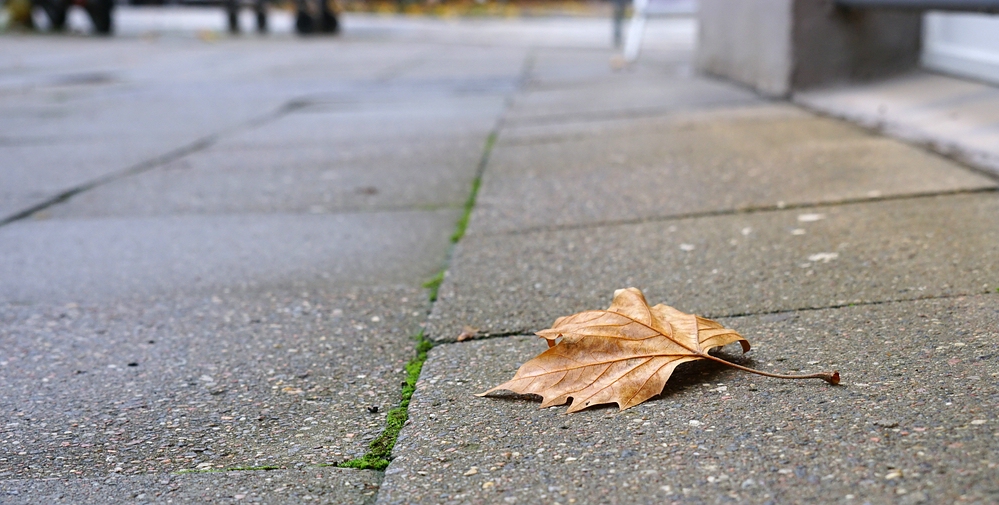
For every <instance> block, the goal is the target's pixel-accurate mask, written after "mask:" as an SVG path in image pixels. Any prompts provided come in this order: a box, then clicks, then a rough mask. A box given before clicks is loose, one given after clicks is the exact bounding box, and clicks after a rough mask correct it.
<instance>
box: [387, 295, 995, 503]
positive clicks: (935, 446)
mask: <svg viewBox="0 0 999 505" xmlns="http://www.w3.org/2000/svg"><path fill="white" fill-rule="evenodd" d="M723 322H724V323H726V324H727V325H728V326H729V327H732V328H735V329H737V330H739V331H740V332H742V333H743V334H744V335H745V336H746V337H747V338H749V340H750V341H751V342H752V343H753V346H754V350H753V351H751V352H750V353H749V354H748V355H745V356H742V355H740V354H737V353H738V352H739V350H738V346H731V347H734V348H733V349H726V351H723V357H725V358H726V359H731V360H733V361H737V362H739V363H741V364H744V365H748V366H754V367H757V368H761V369H765V370H769V371H788V370H792V371H799V372H804V371H806V370H808V371H813V372H815V371H819V370H824V369H829V368H836V369H838V370H839V371H840V373H841V374H842V377H843V383H842V385H841V386H838V387H836V386H830V385H827V384H825V383H824V382H822V381H781V380H778V379H769V378H765V377H760V376H756V375H752V374H748V373H745V372H740V371H737V370H733V369H728V368H726V367H724V366H719V365H716V364H713V363H707V362H704V361H701V362H696V363H689V364H684V365H681V366H680V367H679V368H678V369H677V371H676V373H675V374H674V375H673V377H672V378H671V379H670V381H669V382H668V383H667V385H666V387H665V389H664V392H663V394H662V395H661V396H660V397H658V398H655V399H653V400H651V401H649V402H646V403H644V404H641V405H638V406H636V407H634V408H632V409H629V410H627V411H624V412H621V413H619V412H618V411H617V409H616V408H615V407H613V406H611V407H609V408H594V409H589V410H584V411H582V412H579V413H576V414H572V415H567V414H565V407H564V406H562V407H552V408H548V409H538V408H537V406H538V404H539V402H538V401H537V400H536V399H534V398H531V397H528V396H516V395H512V394H509V393H497V395H498V397H496V398H478V397H475V396H473V393H478V392H481V391H485V390H486V389H488V388H490V387H492V386H495V385H496V384H500V383H502V382H503V381H506V380H508V379H509V378H510V377H512V376H513V374H514V372H515V371H516V369H517V368H518V366H519V365H520V364H521V363H523V362H524V361H526V360H528V359H529V358H531V357H533V356H534V355H536V354H537V353H540V352H541V351H543V350H544V349H545V347H546V346H545V345H544V343H543V342H540V341H539V339H537V338H536V337H511V338H497V339H490V340H485V341H478V342H466V343H462V344H452V345H443V346H438V347H437V348H435V349H434V350H433V351H432V352H431V354H430V357H429V359H428V360H427V362H426V364H425V365H424V369H423V375H422V379H421V381H420V384H419V385H418V390H417V392H416V394H415V395H414V397H413V401H412V403H411V405H410V419H411V422H410V423H409V424H408V425H407V426H406V427H405V428H404V429H403V430H402V434H401V436H400V438H399V442H398V444H397V445H396V450H395V454H396V455H397V457H396V459H395V460H394V461H393V462H392V464H391V466H390V467H389V468H388V470H387V471H386V474H385V480H384V481H383V483H382V488H381V491H380V492H379V496H378V503H380V504H395V503H538V502H546V503H556V502H557V503H575V504H579V505H583V504H595V503H620V504H625V503H871V504H881V503H885V504H888V503H891V504H899V503H900V504H907V505H908V504H917V503H950V502H967V503H981V504H985V503H993V502H995V501H996V500H997V498H999V494H997V493H999V461H997V459H996V454H999V425H997V423H996V420H995V416H994V415H993V413H994V412H995V410H996V409H997V408H999V404H997V403H996V402H997V400H996V399H997V398H999V389H997V382H996V380H995V377H997V376H999V360H997V358H996V355H995V353H994V351H993V349H994V348H995V346H996V345H997V344H999V333H997V332H996V328H997V327H999V295H995V294H992V295H982V296H972V297H962V298H956V299H937V300H925V301H916V302H900V303H886V304H876V305H867V306H857V307H848V308H841V309H827V310H817V311H805V312H797V313H780V314H770V315H764V316H751V317H741V318H732V319H728V320H725V321H723Z"/></svg>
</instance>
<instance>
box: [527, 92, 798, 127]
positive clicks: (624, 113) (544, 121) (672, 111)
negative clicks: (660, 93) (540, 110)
mask: <svg viewBox="0 0 999 505" xmlns="http://www.w3.org/2000/svg"><path fill="white" fill-rule="evenodd" d="M762 101H763V103H781V101H779V100H762ZM747 102H748V100H747V99H744V98H733V99H731V100H723V101H719V102H717V103H714V104H712V106H711V107H696V106H695V107H690V108H684V107H680V108H677V107H670V106H663V107H646V108H643V109H616V110H601V111H593V112H581V113H575V112H574V113H569V114H545V115H540V116H528V117H520V118H512V119H511V120H510V124H511V125H514V126H521V127H523V126H546V125H558V124H564V123H599V122H603V121H616V120H621V119H648V118H657V117H669V116H672V115H676V114H677V113H679V112H698V111H703V110H711V109H714V108H718V109H726V108H735V107H738V106H744V105H747V104H748V103H747ZM756 105H759V104H758V103H756Z"/></svg>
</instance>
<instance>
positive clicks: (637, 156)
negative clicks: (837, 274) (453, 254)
mask: <svg viewBox="0 0 999 505" xmlns="http://www.w3.org/2000/svg"><path fill="white" fill-rule="evenodd" d="M757 110H758V109H757ZM778 115H779V113H777V112H774V111H766V110H761V111H760V115H759V116H758V117H753V116H751V115H749V114H748V113H746V114H742V115H735V114H733V115H732V116H730V117H727V118H725V119H722V118H719V117H718V116H719V114H718V113H717V112H713V113H708V114H706V115H705V116H704V117H703V118H699V117H697V115H696V114H693V113H691V114H685V115H682V116H678V117H668V118H664V119H661V120H658V121H655V122H653V121H646V122H642V123H640V124H638V125H633V126H626V125H625V124H618V125H617V127H616V128H604V129H602V130H603V131H598V132H594V133H584V132H580V131H579V130H576V132H567V133H566V134H564V136H561V137H559V136H555V137H552V136H548V135H543V136H539V137H536V138H535V139H534V140H533V141H532V139H531V137H527V136H524V135H523V134H518V135H516V136H515V137H514V139H516V140H513V139H506V137H504V141H503V142H500V143H499V144H497V146H496V147H495V148H494V149H493V151H492V154H491V155H490V159H489V166H488V168H487V170H486V172H485V175H484V179H483V185H482V190H481V192H480V194H479V199H478V203H479V206H478V207H477V208H476V210H475V214H474V217H473V220H472V226H470V233H472V234H475V233H495V232H503V231H511V230H518V229H525V228H526V229H531V228H544V227H557V226H575V225H581V224H587V223H606V222H614V221H627V220H638V219H647V218H653V217H662V216H676V215H692V214H699V213H710V212H718V211H724V210H736V209H752V208H766V207H770V208H773V207H777V206H783V205H801V204H813V203H830V202H842V201H856V200H863V199H871V198H885V197H893V196H899V195H914V194H929V193H936V192H953V191H962V190H977V189H982V188H995V187H996V182H995V181H994V180H992V179H990V178H987V177H984V176H982V175H980V174H977V173H974V172H972V171H971V170H969V169H967V168H965V167H962V166H960V165H957V164H955V163H953V162H951V161H949V160H947V159H945V158H942V157H940V156H938V155H935V154H932V153H928V152H926V151H925V150H923V149H919V148H915V147H912V146H909V145H907V144H904V143H902V142H899V141H896V140H892V139H887V138H884V137H882V136H877V135H874V134H871V133H869V132H867V131H864V130H862V129H860V128H857V127H855V126H853V125H850V124H847V123H844V122H840V121H836V120H832V119H827V118H821V117H817V116H811V115H788V117H784V118H780V117H776V116H778Z"/></svg>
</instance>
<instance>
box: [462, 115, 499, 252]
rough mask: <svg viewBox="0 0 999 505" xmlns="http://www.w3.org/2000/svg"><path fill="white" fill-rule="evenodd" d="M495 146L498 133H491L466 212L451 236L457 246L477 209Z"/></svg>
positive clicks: (473, 182) (473, 183)
mask: <svg viewBox="0 0 999 505" xmlns="http://www.w3.org/2000/svg"><path fill="white" fill-rule="evenodd" d="M494 145H496V132H493V133H490V134H489V137H487V138H486V146H485V148H483V149H482V160H480V161H479V170H478V173H477V174H476V176H475V180H473V181H472V192H471V193H470V194H469V195H468V200H466V201H465V212H463V213H462V214H461V219H459V220H458V225H457V226H456V227H455V230H454V234H453V235H451V242H453V243H455V244H457V243H458V241H459V240H461V238H462V237H464V236H465V230H466V229H467V228H468V220H469V219H471V217H472V209H474V208H475V199H476V198H478V196H479V186H481V185H482V172H483V170H485V168H486V163H487V162H488V161H489V155H490V154H492V152H493V146H494Z"/></svg>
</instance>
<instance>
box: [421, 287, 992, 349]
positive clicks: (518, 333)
mask: <svg viewBox="0 0 999 505" xmlns="http://www.w3.org/2000/svg"><path fill="white" fill-rule="evenodd" d="M994 293H999V287H997V288H995V289H987V290H985V291H984V292H981V293H958V294H953V295H938V296H922V297H918V298H904V299H896V300H872V301H867V302H853V303H837V304H832V305H823V306H818V307H799V308H796V309H782V310H763V311H759V312H734V313H728V314H711V313H708V314H702V316H703V317H707V318H709V319H732V318H737V317H754V316H769V315H774V314H794V313H796V312H818V311H820V310H830V309H844V308H847V307H876V306H879V305H893V304H901V303H911V302H920V301H928V300H953V299H957V298H964V297H968V296H997V295H996V294H994ZM544 329H546V328H539V329H536V330H525V329H521V330H507V331H501V332H495V333H483V334H479V335H475V336H473V337H471V338H469V339H466V340H461V341H456V340H441V341H437V342H434V347H437V346H441V345H452V344H464V343H468V342H474V341H479V340H493V339H498V338H508V337H521V336H530V335H534V334H536V333H537V332H539V331H541V330H544Z"/></svg>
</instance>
